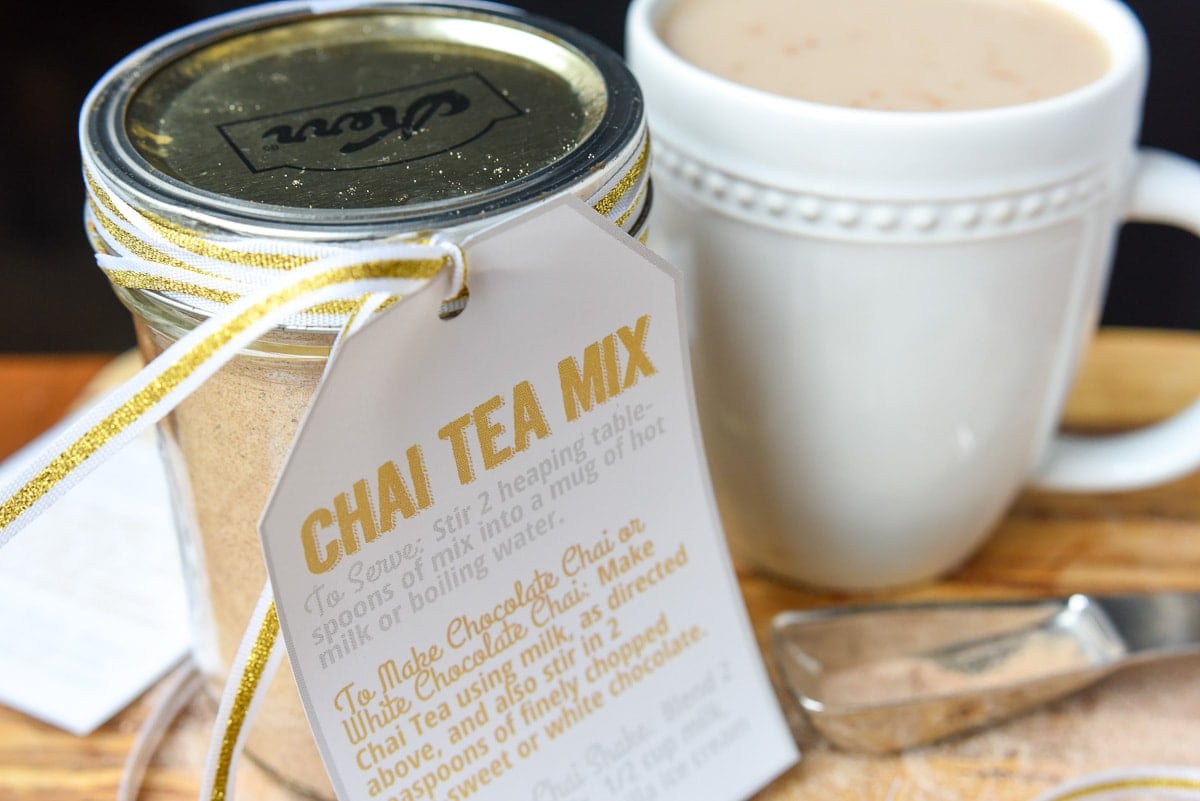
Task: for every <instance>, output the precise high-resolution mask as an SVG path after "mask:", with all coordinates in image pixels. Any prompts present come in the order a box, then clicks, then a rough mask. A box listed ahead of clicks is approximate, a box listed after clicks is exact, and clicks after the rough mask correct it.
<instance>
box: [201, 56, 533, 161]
mask: <svg viewBox="0 0 1200 801" xmlns="http://www.w3.org/2000/svg"><path fill="white" fill-rule="evenodd" d="M523 113H524V112H522V111H521V109H519V108H518V107H516V106H515V105H513V104H512V103H511V102H509V100H508V99H507V98H505V97H504V96H503V95H502V94H500V92H499V91H497V90H496V88H495V87H494V86H492V84H490V83H489V82H488V81H487V80H486V79H485V78H484V77H483V76H482V75H479V74H478V73H475V72H471V73H465V74H462V75H457V76H454V77H451V78H446V79H442V80H438V81H430V82H428V83H423V84H417V85H415V86H407V87H402V88H399V89H394V90H391V91H388V92H381V93H379V94H374V95H366V96H356V97H353V98H348V99H345V100H338V101H334V102H332V103H323V104H321V105H317V106H308V107H305V108H299V109H292V110H290V111H284V112H280V113H278V114H271V115H269V116H265V117H255V118H252V119H247V120H239V121H236V122H227V123H223V124H221V125H218V126H217V129H218V130H219V131H220V132H221V134H222V135H223V136H224V137H225V139H226V141H228V142H229V144H230V145H232V146H233V148H234V150H235V151H237V154H238V155H239V156H240V157H241V159H242V161H244V162H245V163H246V166H247V167H248V168H249V169H250V171H251V172H256V173H258V172H265V171H267V170H274V169H279V168H281V167H293V168H295V169H301V170H324V171H332V170H364V169H369V168H372V167H385V166H390V165H394V164H403V163H405V162H410V161H415V160H417V159H423V158H428V157H429V156H435V155H438V154H440V153H445V152H447V151H450V150H453V149H454V148H457V147H462V146H463V145H465V144H467V143H468V142H472V141H474V140H476V139H478V138H480V137H481V136H483V135H484V134H486V133H487V132H488V131H489V130H491V129H492V127H493V126H494V125H495V124H496V123H497V122H499V121H501V120H506V119H511V118H513V117H519V116H521V115H522V114H523Z"/></svg>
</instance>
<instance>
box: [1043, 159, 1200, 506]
mask: <svg viewBox="0 0 1200 801" xmlns="http://www.w3.org/2000/svg"><path fill="white" fill-rule="evenodd" d="M1126 218H1127V220H1128V221H1129V222H1154V223H1165V224H1168V225H1173V226H1176V227H1178V228H1182V229H1184V230H1186V231H1190V232H1191V233H1193V234H1195V235H1197V236H1200V165H1197V164H1196V163H1195V162H1193V161H1191V160H1189V159H1185V158H1183V157H1181V156H1177V155H1175V154H1173V153H1167V152H1165V151H1160V150H1149V149H1147V150H1143V151H1141V152H1140V153H1139V159H1138V164H1137V172H1136V175H1135V176H1134V182H1133V189H1132V195H1131V198H1130V204H1129V210H1128V213H1127V215H1126ZM1197 467H1200V399H1198V400H1196V401H1193V402H1192V404H1191V405H1190V406H1188V407H1187V408H1185V409H1183V410H1182V411H1180V412H1178V413H1176V414H1175V415H1174V416H1172V417H1169V418H1167V419H1165V420H1163V421H1161V422H1158V423H1154V424H1152V425H1149V426H1145V427H1143V428H1139V429H1135V430H1133V431H1129V432H1125V433H1121V434H1110V435H1106V436H1075V435H1068V434H1058V435H1057V436H1056V437H1055V438H1054V440H1052V442H1051V444H1050V447H1049V450H1048V451H1047V454H1046V457H1045V458H1044V459H1043V461H1042V463H1041V464H1040V465H1039V467H1038V469H1037V471H1036V472H1035V473H1034V475H1033V478H1032V479H1031V480H1030V483H1031V484H1032V485H1033V486H1034V487H1037V488H1039V489H1046V490H1057V491H1062V492H1108V491H1114V490H1132V489H1140V488H1143V487H1148V486H1153V485H1155V484H1163V483H1166V482H1168V481H1171V480H1173V479H1176V478H1179V477H1180V476H1183V475H1185V474H1187V473H1190V472H1191V471H1192V470H1195V469H1196V468H1197Z"/></svg>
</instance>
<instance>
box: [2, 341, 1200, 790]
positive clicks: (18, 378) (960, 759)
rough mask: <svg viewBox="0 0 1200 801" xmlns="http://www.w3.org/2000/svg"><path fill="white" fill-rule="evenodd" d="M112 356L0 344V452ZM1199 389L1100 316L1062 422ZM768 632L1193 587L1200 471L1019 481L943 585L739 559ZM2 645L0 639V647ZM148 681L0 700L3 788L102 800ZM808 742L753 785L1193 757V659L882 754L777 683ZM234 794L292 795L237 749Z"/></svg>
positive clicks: (190, 719) (180, 752) (1196, 705)
mask: <svg viewBox="0 0 1200 801" xmlns="http://www.w3.org/2000/svg"><path fill="white" fill-rule="evenodd" d="M106 361H107V359H106V358H105V357H100V356H81V357H34V356H30V357H14V356H8V357H0V455H3V454H7V453H8V452H11V451H12V450H14V449H15V448H17V447H19V446H20V444H22V443H23V442H25V441H27V440H28V439H30V438H32V437H33V436H35V435H36V434H37V433H38V432H39V431H40V430H41V429H43V428H45V427H46V426H49V425H50V424H52V423H53V421H54V420H55V419H56V418H57V417H58V416H59V415H61V414H62V413H63V411H64V410H65V409H67V408H68V407H69V406H70V405H71V404H72V402H74V400H75V399H76V397H77V396H78V394H79V393H80V392H81V391H83V389H84V387H85V386H87V385H88V382H89V381H90V380H91V379H93V377H94V376H96V374H97V372H98V371H100V370H101V368H102V367H103V366H104V365H105V363H106ZM1196 396H1200V334H1193V333H1183V332H1166V331H1143V330H1130V329H1111V330H1105V331H1102V332H1101V333H1100V334H1099V336H1098V337H1097V340H1096V343H1095V345H1094V346H1093V348H1092V349H1091V352H1090V353H1089V355H1088V359H1087V362H1086V364H1085V366H1084V369H1083V372H1082V374H1081V377H1080V379H1079V381H1078V384H1077V386H1076V388H1075V391H1074V393H1073V395H1072V397H1071V400H1070V403H1069V405H1068V411H1067V415H1066V422H1065V426H1066V427H1067V428H1070V429H1073V430H1077V431H1088V432H1105V431H1119V430H1124V429H1127V428H1130V427H1133V426H1137V425H1141V424H1144V423H1147V422H1151V421H1153V420H1156V419H1160V418H1162V417H1163V416H1166V415H1168V414H1170V413H1171V412H1172V411H1174V410H1176V409H1179V408H1182V407H1183V406H1185V405H1187V403H1189V402H1190V401H1191V400H1192V399H1193V398H1195V397H1196ZM739 577H740V579H741V587H742V590H743V595H744V597H745V601H746V604H747V608H748V610H749V612H750V616H751V619H752V621H753V624H754V626H755V630H756V633H757V634H758V636H759V641H760V644H761V645H763V646H764V648H765V646H766V642H767V639H766V638H767V632H768V629H769V625H770V621H771V619H772V617H773V616H774V615H775V614H776V613H777V612H780V611H783V610H786V609H808V608H816V607H824V606H831V605H835V604H845V603H857V602H868V601H869V602H872V603H881V602H882V603H892V602H907V601H915V600H933V599H983V598H1029V597H1043V596H1047V595H1063V594H1067V593H1071V592H1093V593H1100V592H1116V591H1154V590H1167V589H1173V590H1195V591H1200V472H1197V473H1193V474H1192V475H1189V476H1187V477H1184V478H1181V479H1179V480H1177V481H1174V482H1171V483H1169V484H1166V485H1163V486H1160V487H1156V488H1153V489H1147V490H1142V491H1137V492H1126V493H1105V494H1099V495H1090V496H1072V495H1062V494H1054V493H1039V492H1027V493H1025V494H1023V495H1021V496H1020V498H1019V499H1018V500H1017V502H1016V503H1015V505H1014V506H1013V508H1012V509H1011V510H1010V512H1009V514H1008V515H1007V516H1006V517H1005V519H1004V520H1003V522H1002V523H1001V524H1000V526H999V528H998V529H997V530H996V532H995V533H994V535H993V536H992V537H991V538H990V539H989V541H988V542H987V543H986V545H985V546H984V547H983V549H982V550H981V551H980V552H979V553H978V554H977V555H976V556H975V557H974V558H973V559H971V560H970V561H969V562H968V563H967V564H966V565H964V566H963V567H962V568H961V569H960V570H958V571H956V572H955V573H954V574H953V575H950V576H948V577H946V578H945V579H943V580H941V581H938V582H936V583H931V584H925V585H922V586H917V587H911V588H906V589H904V590H902V591H894V592H889V593H884V594H878V595H873V596H848V595H837V594H829V593H823V592H814V591H811V590H806V589H802V588H799V587H794V586H787V585H783V584H780V583H778V582H775V581H773V580H771V579H769V578H766V577H763V576H758V575H754V574H751V573H748V572H745V571H742V572H740V573H739ZM0 647H2V645H0ZM157 692H159V689H158V688H156V689H152V690H151V691H150V692H149V693H148V694H147V696H146V697H144V698H142V699H140V700H139V701H138V702H136V703H135V704H134V705H133V706H131V707H130V708H129V709H127V710H126V711H125V712H123V713H122V714H120V715H118V716H117V717H116V718H115V719H114V720H112V721H110V722H109V723H108V724H106V725H105V726H104V727H102V728H101V729H100V730H99V731H97V732H96V733H95V734H93V735H91V736H89V737H86V738H76V737H73V736H72V735H69V734H66V733H63V732H60V731H57V730H55V729H53V728H51V727H49V726H46V725H44V724H41V723H39V722H37V721H35V720H33V719H31V718H29V717H26V716H24V715H22V714H20V713H18V712H16V711H13V710H9V709H5V708H3V707H0V801H85V799H86V800H87V801H92V800H93V799H94V800H95V801H100V800H101V799H111V798H114V797H115V794H116V788H117V785H118V782H119V781H120V777H121V773H122V770H123V763H124V760H125V758H126V756H127V754H128V753H129V751H130V748H131V745H132V743H133V738H134V737H135V734H136V731H137V727H138V724H139V723H140V721H141V720H142V719H143V718H144V717H145V716H146V714H147V713H148V711H149V710H150V709H152V708H153V705H154V703H155V701H156V693H157ZM780 702H781V704H783V705H784V706H785V708H786V709H787V710H788V712H789V715H790V716H791V719H792V721H793V723H794V729H795V733H796V737H797V739H798V741H799V743H800V745H801V748H802V751H803V758H802V760H801V761H800V763H799V764H797V765H796V766H795V767H794V768H793V769H792V770H790V771H789V772H788V773H786V774H785V775H784V776H782V777H780V778H779V779H778V780H777V781H775V782H774V783H773V784H771V785H770V786H769V787H767V788H766V789H765V790H764V791H763V792H762V793H760V794H759V795H758V796H757V797H756V799H757V801H800V800H801V799H838V798H847V799H857V798H863V799H878V801H923V800H925V799H931V800H932V799H997V800H998V801H1007V800H1008V799H1012V800H1013V801H1016V800H1017V799H1033V798H1035V797H1036V796H1037V795H1038V794H1039V793H1041V792H1044V791H1046V790H1048V789H1050V788H1052V787H1055V786H1057V785H1058V784H1059V783H1061V782H1062V781H1064V780H1066V779H1068V778H1072V777H1077V776H1083V775H1086V774H1089V773H1091V772H1094V771H1098V770H1102V769H1108V768H1115V767H1120V766H1139V765H1151V764H1154V765H1162V764H1180V765H1190V766H1200V657H1180V658H1177V659H1174V660H1171V661H1167V662H1162V663H1158V664H1151V665H1143V666H1139V667H1135V668H1130V669H1127V670H1125V671H1122V672H1119V673H1117V674H1116V675H1114V676H1112V677H1111V678H1109V679H1106V680H1104V681H1103V682H1101V683H1099V684H1097V685H1094V686H1093V687H1091V688H1089V689H1087V690H1084V691H1082V692H1080V693H1077V694H1075V695H1073V696H1071V697H1069V698H1066V699H1063V700H1061V701H1058V702H1055V703H1052V704H1050V705H1048V706H1044V707H1042V708H1040V709H1038V710H1037V711H1035V712H1032V713H1029V714H1026V715H1023V716H1020V717H1018V718H1015V719H1012V720H1010V721H1008V722H1006V723H1003V724H1000V725H997V726H994V727H991V728H989V729H985V730H983V731H979V732H975V733H970V734H966V735H960V736H959V737H956V738H954V739H952V740H949V741H946V742H943V743H941V744H937V745H933V746H926V747H923V748H915V749H911V750H909V751H906V752H903V753H900V754H895V755H886V756H870V755H862V754H852V753H847V752H843V751H839V750H837V749H834V748H832V747H830V746H829V745H828V744H826V743H824V742H823V741H821V739H820V738H819V737H818V736H817V735H815V734H814V733H813V732H812V730H811V729H810V728H809V726H808V725H807V723H806V721H805V720H804V719H803V718H802V717H801V716H800V715H799V714H797V713H796V710H795V708H794V707H793V705H792V704H791V703H790V700H789V699H788V698H787V696H786V694H785V693H781V694H780ZM211 716H212V709H211V704H210V703H209V702H208V701H207V700H206V699H203V698H197V699H196V700H195V701H194V702H193V703H192V704H191V705H190V706H189V707H188V708H187V709H186V710H185V712H184V714H183V715H182V716H181V717H180V718H179V720H178V722H177V724H176V726H175V727H174V728H173V730H172V731H171V733H170V735H169V737H168V738H167V740H166V741H165V742H164V744H163V745H162V747H161V748H160V749H159V750H158V752H157V755H156V758H155V760H154V763H153V764H152V765H151V767H150V770H149V771H148V773H147V775H146V778H145V782H144V784H143V787H142V792H141V795H140V796H139V797H140V798H141V799H144V801H179V800H180V799H189V798H195V797H196V786H197V781H198V774H199V766H200V764H201V763H202V760H203V758H204V753H205V747H206V741H207V737H208V724H209V721H210V720H211ZM239 796H240V797H241V798H243V799H247V801H272V800H273V799H285V798H289V797H290V796H289V794H288V793H286V791H283V790H281V789H280V788H279V787H278V786H277V785H276V784H275V783H274V782H273V781H272V780H271V779H270V778H269V777H266V776H264V775H263V774H261V772H259V771H257V770H256V769H255V768H254V767H253V765H246V766H245V767H244V770H243V772H242V775H241V777H240V779H239Z"/></svg>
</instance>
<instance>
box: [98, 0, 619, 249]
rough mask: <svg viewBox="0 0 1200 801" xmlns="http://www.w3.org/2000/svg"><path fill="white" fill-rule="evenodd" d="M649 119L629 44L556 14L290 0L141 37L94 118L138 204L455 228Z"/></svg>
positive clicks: (266, 223)
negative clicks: (627, 59) (630, 66)
mask: <svg viewBox="0 0 1200 801" xmlns="http://www.w3.org/2000/svg"><path fill="white" fill-rule="evenodd" d="M641 124H642V108H641V97H640V93H639V92H638V90H637V86H636V84H635V83H634V81H633V79H632V77H631V76H630V74H629V72H628V70H627V69H626V67H625V65H624V63H623V62H622V61H621V60H620V58H619V57H617V56H616V55H615V54H614V53H612V52H611V51H609V50H608V49H607V48H605V47H604V46H603V45H601V44H599V43H598V42H595V41H594V40H592V39H590V38H589V37H587V36H585V35H583V34H581V33H579V32H578V31H575V30H573V29H570V28H567V27H565V26H560V25H558V24H557V23H554V22H552V21H550V20H546V19H543V18H539V17H534V16H531V15H528V14H525V13H524V12H520V11H518V10H516V9H511V8H507V7H504V6H497V5H493V4H476V3H446V4H442V3H406V2H383V3H366V4H362V5H357V6H344V5H341V4H339V5H338V6H337V7H336V10H333V11H326V12H316V11H314V10H313V6H312V4H308V3H294V2H286V3H272V4H267V5H263V6H256V7H251V8H249V9H246V10H245V11H242V12H235V13H233V14H228V15H224V16H222V17H217V18H214V19H213V20H210V21H207V22H205V23H200V24H198V25H196V26H193V27H191V28H186V29H183V30H182V31H180V32H178V33H176V34H174V35H172V36H169V37H165V38H164V39H161V40H159V41H158V42H155V43H151V44H150V45H148V46H147V47H146V48H144V49H143V50H141V51H139V52H137V53H134V54H133V55H132V56H130V57H129V58H128V59H126V61H124V62H122V64H120V65H118V66H117V67H116V68H114V70H113V71H112V72H111V73H110V75H109V76H107V77H106V79H105V80H103V81H102V82H101V84H99V85H98V87H97V89H96V90H94V91H93V94H92V96H91V97H90V98H89V101H88V103H87V104H85V108H84V113H83V118H82V120H81V135H82V139H83V146H84V147H90V148H92V150H93V152H94V153H95V155H96V159H95V161H96V163H97V164H98V165H99V168H100V169H102V170H104V171H105V172H106V173H110V174H109V175H107V176H106V178H108V179H109V180H108V181H107V182H108V183H111V184H113V185H116V186H121V187H123V188H124V189H125V190H127V191H128V193H129V195H130V197H129V198H128V199H129V200H130V201H131V202H134V203H135V204H136V205H138V206H142V207H145V208H147V209H148V210H151V211H156V212H158V213H164V214H168V215H172V212H176V213H178V214H182V215H183V216H185V217H188V218H193V219H196V220H197V221H198V222H200V223H207V224H210V225H214V226H217V227H219V228H229V229H231V230H235V231H238V232H241V233H245V232H247V231H255V232H262V231H263V230H264V229H265V230H268V231H269V232H270V231H271V229H278V228H281V227H282V228H287V229H289V230H294V229H304V228H319V229H321V230H322V231H323V233H321V234H316V233H315V232H312V231H310V232H309V234H312V235H316V236H324V235H327V234H329V232H330V231H334V230H336V231H340V232H341V234H343V235H344V234H345V233H346V232H347V229H358V228H364V227H367V228H377V227H378V226H380V225H389V226H390V225H395V224H396V223H411V224H418V223H419V225H420V226H421V227H422V228H443V227H448V226H450V225H455V224H458V223H461V222H465V221H470V220H472V219H475V218H478V217H481V216H486V215H490V214H493V213H495V212H496V211H497V210H504V209H508V208H512V207H514V206H518V205H522V204H524V203H528V202H531V201H533V200H536V199H537V198H539V197H545V196H548V195H551V194H554V193H555V192H557V191H560V190H562V189H563V188H565V187H568V186H571V185H572V184H573V183H578V182H579V181H581V180H585V179H586V178H587V177H588V176H589V175H591V174H592V173H594V172H595V171H597V170H602V169H603V168H604V165H605V164H606V163H607V161H608V160H609V159H611V158H612V157H613V156H614V155H615V154H616V153H617V152H618V151H619V150H620V149H621V148H623V147H625V146H627V145H628V142H629V139H630V137H631V136H632V135H633V134H634V133H636V132H637V130H638V129H639V127H640V126H641ZM172 216H174V215H172ZM405 227H410V226H408V225H406V226H405ZM273 232H274V233H278V231H277V230H276V231H273ZM297 233H298V235H301V236H304V234H301V233H299V232H298V231H297Z"/></svg>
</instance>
